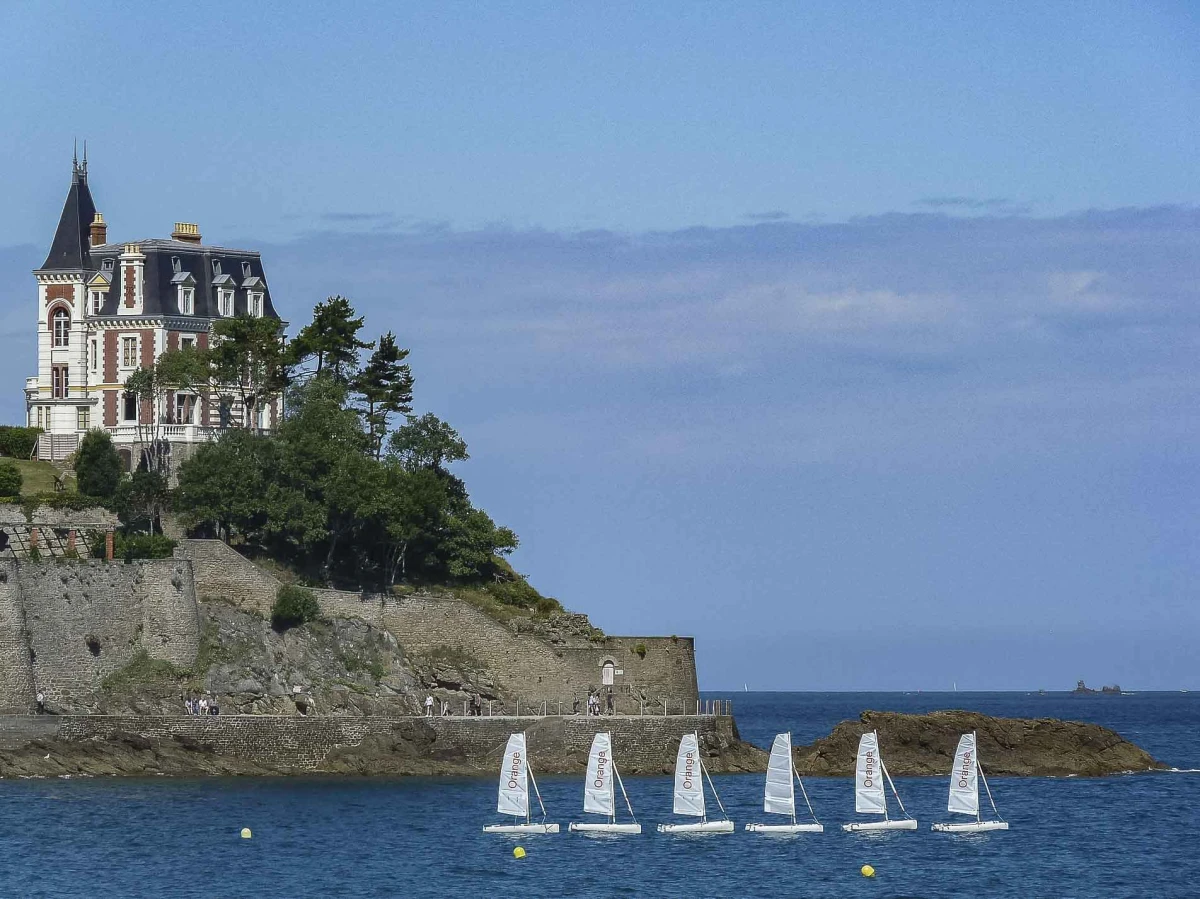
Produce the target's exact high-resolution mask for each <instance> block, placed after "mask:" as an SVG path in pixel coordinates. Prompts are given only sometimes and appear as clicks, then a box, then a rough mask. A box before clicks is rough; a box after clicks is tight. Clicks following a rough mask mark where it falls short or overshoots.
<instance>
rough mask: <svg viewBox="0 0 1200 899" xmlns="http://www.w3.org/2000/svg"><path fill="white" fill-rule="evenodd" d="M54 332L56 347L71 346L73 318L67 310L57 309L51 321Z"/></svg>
mask: <svg viewBox="0 0 1200 899" xmlns="http://www.w3.org/2000/svg"><path fill="white" fill-rule="evenodd" d="M50 322H51V325H52V327H53V330H54V345H55V346H69V345H70V342H71V316H70V314H69V313H68V312H67V310H66V309H56V310H55V311H54V315H53V316H51V319H50Z"/></svg>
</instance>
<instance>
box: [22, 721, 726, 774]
mask: <svg viewBox="0 0 1200 899" xmlns="http://www.w3.org/2000/svg"><path fill="white" fill-rule="evenodd" d="M517 730H524V731H525V733H526V735H527V737H528V740H529V751H530V755H531V757H532V758H534V759H537V758H538V757H539V756H540V757H541V758H542V760H543V761H542V763H541V765H540V767H541V769H542V770H546V771H552V770H578V769H581V768H582V767H583V766H584V764H585V761H586V757H587V751H588V748H589V746H590V745H591V742H592V737H593V736H594V735H595V733H596V732H597V731H601V730H607V731H610V732H611V733H612V735H613V745H614V747H615V751H616V753H617V757H618V758H619V759H620V761H621V766H622V770H624V771H627V772H628V773H630V774H633V773H661V772H663V771H669V770H672V768H673V765H674V761H675V753H676V749H677V747H678V745H679V738H680V737H681V736H682V735H683V734H686V733H691V732H693V731H695V732H697V733H698V734H699V735H700V738H701V743H702V745H707V746H709V747H711V751H712V752H715V751H716V747H718V746H728V745H731V744H732V742H733V741H734V740H735V736H734V727H733V719H732V718H730V717H724V716H708V715H671V716H665V717H662V716H659V717H655V716H644V717H638V716H630V717H624V716H617V717H602V718H588V717H582V716H573V717H550V718H533V717H521V718H517V717H496V718H458V717H451V718H379V717H376V718H349V717H345V718H343V717H327V718H322V717H311V718H307V717H278V716H268V715H245V716H220V717H213V718H203V717H193V716H179V717H141V716H131V715H64V716H41V717H25V716H17V717H12V718H0V748H6V749H8V748H15V747H18V746H20V745H24V744H25V743H27V742H29V741H30V740H31V739H43V740H44V739H58V740H64V741H88V740H96V739H99V740H112V739H114V738H118V737H127V736H129V735H136V736H139V737H144V738H146V739H148V740H188V741H194V743H196V744H200V745H204V746H206V747H211V749H212V750H213V751H214V752H216V753H217V754H220V755H227V756H232V757H236V758H242V759H247V760H250V761H254V762H256V763H260V764H266V765H269V766H271V767H273V768H277V769H279V770H282V771H289V772H293V773H302V772H305V771H319V770H320V769H321V765H322V762H324V761H325V759H326V758H327V757H328V756H329V755H330V753H332V752H334V751H335V750H338V749H344V748H352V747H357V746H361V745H362V744H363V742H364V741H365V740H368V739H369V738H382V739H384V740H391V739H395V738H397V737H398V736H403V737H405V738H408V739H412V738H413V737H414V736H417V737H419V738H420V739H421V741H422V742H423V743H427V744H428V745H427V746H426V747H425V750H424V752H425V753H426V754H427V757H428V758H429V759H431V760H434V761H438V760H442V761H453V762H456V763H459V764H465V765H467V766H476V767H478V768H479V770H480V773H486V772H489V771H490V770H491V769H492V768H493V767H495V765H496V762H497V760H498V758H499V756H500V754H501V752H502V750H503V748H504V744H505V741H506V740H507V739H508V737H509V735H510V734H511V733H513V732H514V731H517Z"/></svg>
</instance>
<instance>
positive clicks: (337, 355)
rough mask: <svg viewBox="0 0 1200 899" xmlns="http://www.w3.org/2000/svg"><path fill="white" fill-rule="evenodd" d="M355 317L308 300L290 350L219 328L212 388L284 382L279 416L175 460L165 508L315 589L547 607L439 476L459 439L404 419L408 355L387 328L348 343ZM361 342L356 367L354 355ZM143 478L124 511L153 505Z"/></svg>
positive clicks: (235, 325)
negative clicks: (409, 591) (474, 592)
mask: <svg viewBox="0 0 1200 899" xmlns="http://www.w3.org/2000/svg"><path fill="white" fill-rule="evenodd" d="M260 321H261V320H260ZM362 324H363V319H362V318H360V317H356V315H355V313H354V310H353V307H352V306H351V305H350V302H349V301H348V300H346V299H345V298H344V297H331V298H330V299H329V300H327V301H325V302H324V303H321V304H318V305H317V307H316V308H315V309H314V316H313V321H312V322H311V323H310V324H308V325H306V326H304V327H303V328H301V330H300V332H299V334H298V335H297V337H296V339H295V340H293V341H292V342H291V344H287V345H285V344H284V343H283V342H282V341H280V339H279V337H278V335H276V334H268V332H267V329H266V328H265V327H258V326H254V325H253V324H252V323H251V322H250V321H247V322H239V321H238V320H237V319H231V320H228V323H227V322H225V321H223V322H221V325H222V326H223V328H222V331H223V337H224V340H220V341H217V346H216V348H215V351H210V352H209V353H208V354H206V355H205V359H206V360H207V362H206V364H207V365H208V366H209V368H208V374H207V377H208V378H209V379H210V383H213V384H215V383H217V381H216V379H217V378H222V379H224V378H233V379H234V380H235V381H237V382H238V383H239V384H244V385H245V389H246V390H247V391H250V393H248V394H247V395H248V396H257V397H258V398H259V400H258V401H261V398H262V397H266V396H268V395H270V391H271V390H274V391H278V390H279V389H280V388H281V387H282V386H283V385H284V384H286V385H287V387H286V402H285V408H286V414H285V415H284V417H283V419H282V421H280V422H279V423H278V426H277V427H276V428H274V429H273V430H272V431H270V432H261V431H258V430H256V429H255V428H254V427H253V426H252V425H251V423H250V422H249V421H244V422H235V424H238V425H240V426H237V427H233V428H229V429H227V430H225V431H224V432H223V433H222V434H221V436H220V437H219V439H217V440H215V441H213V442H211V443H207V444H202V445H201V446H199V447H198V448H197V450H196V452H195V453H194V454H193V455H192V456H191V457H190V458H188V459H187V460H185V461H184V462H183V463H182V464H181V466H180V468H179V483H178V487H177V488H176V489H175V490H174V493H173V502H174V506H175V509H176V511H177V512H178V513H179V514H180V516H181V518H182V519H183V522H184V524H185V525H186V526H188V527H189V528H191V529H193V531H194V532H202V533H209V534H212V535H214V536H218V537H220V538H222V539H224V540H226V541H228V542H232V543H236V544H238V545H240V546H241V547H242V548H243V549H245V550H246V551H249V552H252V553H261V554H265V555H268V556H270V557H272V558H274V559H276V560H277V561H279V562H280V563H281V564H284V565H287V566H289V567H291V568H292V569H293V570H295V571H297V572H298V573H299V574H300V575H301V576H302V577H304V578H306V579H308V580H309V581H310V582H312V583H322V584H330V585H336V586H342V587H353V588H386V587H389V586H391V585H393V584H397V583H401V582H407V583H415V584H446V585H456V584H457V585H479V586H483V587H486V588H488V589H489V590H491V589H492V588H493V587H495V588H497V590H498V593H497V595H500V596H502V597H503V598H502V601H505V602H509V603H512V604H517V605H531V606H536V607H537V608H539V609H542V610H546V609H547V608H553V607H557V604H556V603H554V602H553V600H547V599H545V598H543V597H541V596H539V595H538V594H537V592H536V591H534V590H533V589H532V588H531V587H529V586H528V585H527V584H526V583H525V582H524V580H523V579H521V577H520V575H517V574H516V573H515V572H514V571H513V570H512V568H511V567H510V566H509V565H508V564H507V562H506V561H505V556H507V555H508V554H509V553H511V552H512V551H513V550H514V549H515V548H516V547H517V536H516V534H514V533H513V532H512V530H510V529H509V528H506V527H502V526H499V525H497V524H496V523H495V522H494V521H493V520H492V518H491V517H490V516H489V515H488V514H487V513H486V512H484V511H483V510H482V509H479V508H477V507H475V506H474V505H473V504H472V502H471V499H470V496H469V494H468V492H467V489H466V486H465V484H464V483H463V481H462V480H461V479H460V478H459V477H458V476H457V475H455V474H454V473H452V471H451V470H450V468H451V466H453V465H454V464H455V463H457V462H461V461H463V460H466V459H467V458H468V454H467V444H466V442H465V441H464V440H463V438H462V437H461V436H460V435H459V433H458V432H457V431H456V430H455V429H454V428H453V427H451V426H450V425H449V424H447V423H446V422H444V421H442V420H441V419H439V418H438V417H437V416H436V415H434V414H432V413H429V412H426V413H424V414H421V415H415V414H413V412H412V408H413V406H412V404H413V385H414V379H413V375H412V371H411V369H410V366H409V364H408V362H407V361H406V360H407V357H408V350H407V349H403V348H402V347H400V345H399V344H398V342H397V340H396V337H395V335H394V334H392V333H391V332H389V333H387V334H384V335H383V336H382V337H380V338H379V340H378V342H377V344H375V345H372V344H367V343H365V342H363V341H361V340H359V339H358V337H357V334H358V332H359V330H360V329H361V328H362ZM372 347H373V348H374V352H373V353H372V354H371V355H370V357H369V358H368V359H367V361H366V363H365V364H364V365H363V366H362V367H361V368H360V366H359V356H358V353H359V350H362V349H367V348H372ZM260 385H270V386H269V387H268V386H260ZM244 405H245V404H244ZM143 480H144V483H143V484H141V485H139V486H140V487H141V488H142V489H141V490H134V489H133V487H134V485H132V484H130V487H129V488H128V489H127V491H126V494H127V496H128V506H129V512H128V515H129V516H130V517H131V518H132V517H133V516H135V515H138V514H141V515H142V516H143V517H145V516H146V515H150V516H153V513H154V511H155V508H156V507H155V506H154V503H155V502H156V501H157V499H158V494H157V493H155V491H154V490H153V489H152V488H153V487H155V486H156V485H155V484H151V483H150V482H149V481H148V480H146V479H143Z"/></svg>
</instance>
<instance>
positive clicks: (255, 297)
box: [248, 290, 263, 318]
mask: <svg viewBox="0 0 1200 899" xmlns="http://www.w3.org/2000/svg"><path fill="white" fill-rule="evenodd" d="M248 305H249V307H250V314H251V315H252V316H254V317H255V318H262V314H263V295H262V294H261V293H259V292H258V291H256V290H252V291H250V301H249V304H248Z"/></svg>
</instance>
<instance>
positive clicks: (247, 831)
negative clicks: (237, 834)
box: [242, 827, 254, 840]
mask: <svg viewBox="0 0 1200 899" xmlns="http://www.w3.org/2000/svg"><path fill="white" fill-rule="evenodd" d="M252 836H254V834H252V833H251V832H250V828H249V827H243V828H242V839H243V840H248V839H250V838H251V837H252Z"/></svg>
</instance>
